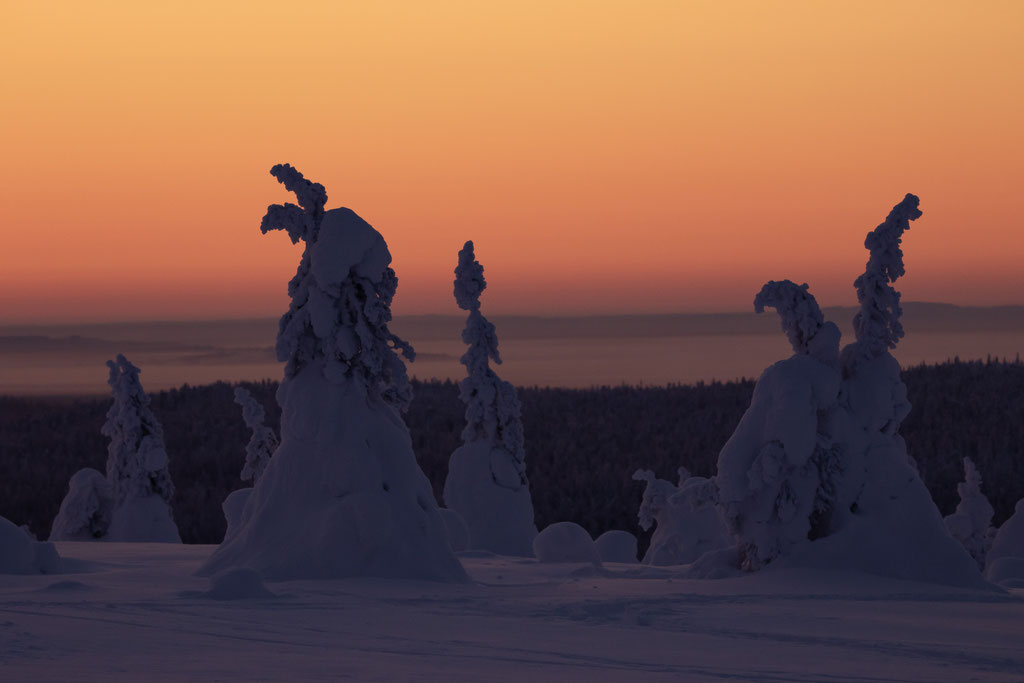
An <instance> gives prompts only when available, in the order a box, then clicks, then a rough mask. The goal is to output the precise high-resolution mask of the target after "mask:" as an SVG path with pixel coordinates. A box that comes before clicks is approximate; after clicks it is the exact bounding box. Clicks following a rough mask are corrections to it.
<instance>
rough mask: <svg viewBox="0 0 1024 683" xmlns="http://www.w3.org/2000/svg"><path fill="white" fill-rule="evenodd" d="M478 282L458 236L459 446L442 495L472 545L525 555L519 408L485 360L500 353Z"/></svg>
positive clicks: (527, 507)
mask: <svg viewBox="0 0 1024 683" xmlns="http://www.w3.org/2000/svg"><path fill="white" fill-rule="evenodd" d="M486 287H487V282H486V281H485V280H484V268H483V266H482V265H480V263H479V262H478V261H477V260H476V258H475V256H474V252H473V242H471V241H470V242H466V244H465V245H464V246H463V248H462V250H461V251H460V252H459V263H458V266H457V267H456V268H455V301H456V302H457V303H458V305H459V307H460V308H462V309H463V310H466V311H469V316H468V318H467V319H466V328H465V329H464V330H463V332H462V340H463V341H464V342H465V343H466V344H468V345H469V348H468V349H467V350H466V353H465V354H464V355H463V356H462V364H463V365H465V366H466V371H467V376H466V378H465V379H463V380H462V381H461V382H460V383H459V398H461V399H462V401H463V403H465V404H466V427H465V429H463V430H462V441H463V444H462V446H460V447H459V448H457V449H456V450H455V452H453V453H452V455H451V458H450V460H449V462H448V477H447V478H446V479H445V483H444V501H445V505H447V506H448V507H449V508H450V509H452V510H454V511H455V512H457V513H459V515H461V516H462V518H463V519H464V520H465V521H466V523H467V524H468V526H469V542H470V545H471V547H472V548H473V549H477V550H488V551H490V552H493V553H497V554H499V555H518V556H529V555H532V554H533V539H534V537H535V536H536V535H537V527H536V526H535V525H534V522H533V502H532V500H531V498H530V487H529V482H528V481H527V479H526V455H525V449H524V446H523V424H522V421H521V419H520V410H521V409H520V405H519V398H518V397H517V396H516V390H515V387H513V386H512V385H511V384H509V383H508V382H506V381H504V380H502V379H501V378H500V377H498V375H497V374H496V373H495V372H494V370H492V369H491V367H490V361H492V360H493V361H494V362H495V363H501V356H500V355H499V354H498V336H497V334H496V333H495V330H494V324H493V323H491V322H490V321H488V320H487V318H485V317H484V316H483V314H482V313H481V312H480V294H481V293H483V291H484V289H485V288H486Z"/></svg>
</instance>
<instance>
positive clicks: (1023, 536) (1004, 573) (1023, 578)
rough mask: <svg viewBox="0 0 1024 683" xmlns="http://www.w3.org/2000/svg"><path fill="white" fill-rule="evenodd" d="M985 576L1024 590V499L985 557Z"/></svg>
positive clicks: (1018, 503) (1006, 522) (993, 540)
mask: <svg viewBox="0 0 1024 683" xmlns="http://www.w3.org/2000/svg"><path fill="white" fill-rule="evenodd" d="M985 576H986V577H988V580H989V581H993V582H995V583H1000V584H1003V585H1006V586H1008V587H1013V588H1024V498H1022V499H1020V500H1018V501H1017V505H1016V506H1015V508H1014V511H1013V514H1012V515H1010V518H1009V519H1008V520H1006V521H1005V522H1003V525H1002V526H1001V527H999V531H997V532H996V533H995V535H994V538H993V539H992V544H991V547H990V548H989V551H988V553H987V555H986V557H985Z"/></svg>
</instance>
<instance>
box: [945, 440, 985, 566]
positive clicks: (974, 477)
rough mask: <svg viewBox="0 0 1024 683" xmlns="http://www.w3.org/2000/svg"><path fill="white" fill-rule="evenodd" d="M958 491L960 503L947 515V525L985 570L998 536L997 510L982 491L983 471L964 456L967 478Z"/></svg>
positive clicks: (960, 484) (957, 487)
mask: <svg viewBox="0 0 1024 683" xmlns="http://www.w3.org/2000/svg"><path fill="white" fill-rule="evenodd" d="M956 490H957V493H959V494H960V503H959V504H958V505H957V506H956V512H954V513H953V514H951V515H949V516H948V517H946V518H945V520H944V521H945V523H946V528H947V529H949V534H950V535H951V536H952V537H953V538H955V539H956V540H958V541H960V543H961V545H963V547H964V548H966V549H967V552H969V553H970V554H971V557H973V558H974V561H975V562H977V563H978V568H979V569H981V570H982V571H984V570H985V554H986V552H987V551H988V546H989V544H991V543H992V537H993V536H994V535H995V529H993V528H992V515H993V513H994V512H995V511H994V510H993V509H992V504H991V503H989V502H988V498H986V497H985V494H984V493H982V492H981V474H980V473H979V472H978V468H977V467H975V466H974V461H973V460H971V459H970V458H964V481H962V482H961V483H959V484H957V486H956Z"/></svg>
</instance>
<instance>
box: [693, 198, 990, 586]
mask: <svg viewBox="0 0 1024 683" xmlns="http://www.w3.org/2000/svg"><path fill="white" fill-rule="evenodd" d="M920 215H921V211H920V210H919V209H918V199H917V197H915V196H914V195H909V194H908V195H907V196H906V197H905V198H904V200H903V201H902V202H900V203H899V204H898V205H896V207H894V208H893V210H892V211H891V212H890V213H889V216H888V217H887V218H886V220H885V221H884V222H883V223H882V224H881V225H879V226H878V227H877V228H875V230H874V231H872V232H871V233H869V234H868V237H867V239H866V240H865V246H866V247H867V248H868V249H869V252H870V253H869V258H868V263H867V266H866V267H865V272H864V274H863V275H861V276H860V277H858V278H857V280H856V282H855V287H856V290H857V297H858V301H859V302H860V309H859V312H858V313H857V315H856V317H855V319H854V329H855V332H856V341H854V342H853V343H852V344H849V345H847V346H846V347H845V348H844V349H843V350H842V352H841V353H839V352H838V343H839V335H838V331H837V328H835V326H834V325H832V324H831V323H828V322H825V321H824V318H823V316H822V315H821V311H820V309H819V308H818V306H817V304H816V302H815V301H814V298H813V297H812V296H811V295H810V293H809V291H808V288H807V286H806V285H796V284H794V283H792V282H790V281H788V280H787V281H781V282H775V281H773V282H769V283H767V284H766V285H765V286H764V288H763V289H762V290H761V293H760V294H758V296H757V297H756V298H755V309H756V310H758V311H761V310H763V309H764V308H765V307H766V306H771V307H775V308H776V309H777V310H778V311H779V314H780V318H781V320H782V327H783V330H785V331H786V334H787V336H788V337H789V340H790V342H791V344H792V346H793V348H794V351H795V352H796V353H795V355H793V356H792V357H791V358H788V359H786V360H783V361H780V362H778V363H776V364H774V365H773V366H771V367H769V368H768V369H767V370H765V372H764V373H763V374H762V375H761V377H760V379H759V380H758V382H757V385H756V386H755V389H754V395H753V398H752V399H751V404H750V408H749V409H748V410H747V412H746V413H745V414H744V416H743V418H742V419H741V421H740V424H739V425H738V426H737V428H736V431H735V432H734V434H733V435H732V437H731V438H730V439H729V441H728V442H727V443H726V445H725V446H724V447H723V449H722V451H721V453H720V454H719V460H718V474H717V476H716V477H715V480H716V483H717V485H718V495H719V501H718V502H719V505H720V506H721V508H722V510H723V516H724V517H725V519H726V522H727V524H728V526H729V530H730V532H731V534H732V535H733V537H734V538H735V540H736V549H737V552H738V560H739V564H740V567H741V568H743V569H746V570H755V569H760V568H762V567H764V566H766V565H768V564H771V563H781V564H782V565H787V566H802V567H816V568H825V569H831V570H844V569H846V570H849V569H856V570H861V571H865V572H869V573H875V574H880V575H885V576H893V577H900V578H907V579H914V580H924V581H932V582H936V583H945V584H950V585H957V586H973V587H983V586H985V585H986V584H985V582H984V579H983V578H982V577H981V575H980V573H979V572H978V567H977V565H976V563H975V561H974V560H973V559H972V558H971V556H970V555H968V554H967V552H966V551H965V550H964V549H963V547H962V546H961V545H960V544H959V543H957V542H956V541H955V540H953V538H952V537H951V536H950V535H949V533H948V532H947V530H946V526H945V525H944V524H943V522H942V518H941V516H940V514H939V512H938V509H937V508H936V507H935V504H934V502H933V501H932V500H931V496H930V495H929V493H928V491H927V489H926V488H925V486H924V484H923V483H922V481H921V479H920V477H919V476H918V474H917V471H916V467H915V466H914V464H913V462H912V461H911V459H910V458H909V456H908V455H907V450H906V445H905V444H904V442H903V439H902V437H900V435H899V433H898V430H899V425H900V422H901V421H902V420H903V418H904V417H906V415H907V413H908V412H909V410H910V405H909V403H908V402H907V392H906V387H905V386H904V385H903V383H902V381H901V379H900V368H899V364H898V363H897V362H896V360H895V358H893V357H892V355H891V354H890V353H889V350H890V349H891V348H894V347H895V345H896V343H897V342H898V341H899V339H900V338H902V336H903V327H902V325H901V323H900V321H899V317H900V314H901V312H902V311H901V308H900V306H899V299H900V296H899V293H898V292H897V291H896V290H895V289H894V288H893V286H892V284H891V283H892V282H894V281H895V280H896V279H897V278H898V277H900V276H901V275H903V274H904V266H903V253H902V250H901V248H900V244H901V240H902V236H903V234H904V233H905V232H906V230H907V229H909V227H910V221H912V220H914V219H916V218H918V217H919V216H920ZM720 557H721V558H722V559H723V561H726V560H728V561H731V559H729V558H730V556H729V555H728V554H722V555H721V556H720ZM704 565H708V563H707V562H705V563H704ZM722 569H723V571H725V570H726V569H727V568H726V567H724V566H723V567H722ZM702 571H705V572H708V571H713V568H712V567H710V566H702Z"/></svg>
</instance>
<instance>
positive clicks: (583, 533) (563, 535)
mask: <svg viewBox="0 0 1024 683" xmlns="http://www.w3.org/2000/svg"><path fill="white" fill-rule="evenodd" d="M533 554H534V555H536V556H537V560H538V561H540V562H590V563H593V564H595V565H599V564H601V558H600V556H599V555H598V554H597V548H595V547H594V539H592V538H591V537H590V534H589V533H587V530H586V529H584V528H583V527H581V526H580V525H579V524H576V523H575V522H556V523H555V524H552V525H550V526H548V527H545V528H544V530H543V531H541V532H540V533H539V534H537V537H536V538H534V539H533Z"/></svg>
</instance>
